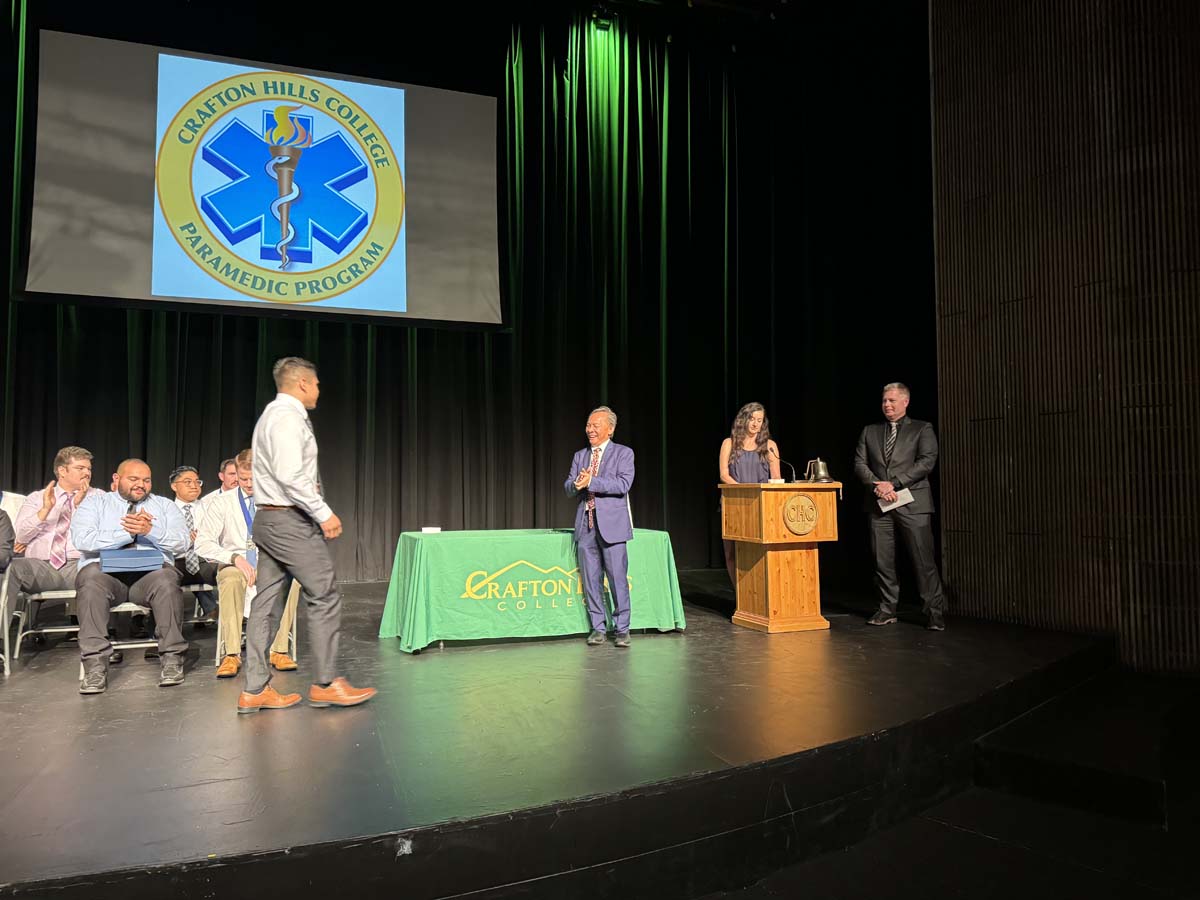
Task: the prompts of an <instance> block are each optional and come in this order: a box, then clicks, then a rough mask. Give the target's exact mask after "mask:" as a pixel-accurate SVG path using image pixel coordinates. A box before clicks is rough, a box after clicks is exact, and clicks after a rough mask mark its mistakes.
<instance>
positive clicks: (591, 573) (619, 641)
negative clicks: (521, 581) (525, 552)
mask: <svg viewBox="0 0 1200 900" xmlns="http://www.w3.org/2000/svg"><path fill="white" fill-rule="evenodd" d="M616 427H617V414H616V413H615V412H613V411H612V410H611V409H609V408H608V407H607V406H600V407H597V408H596V409H594V410H592V414H591V415H590V416H588V420H587V427H586V428H585V429H584V431H585V432H586V433H587V439H588V445H589V446H588V447H586V448H584V449H583V450H580V451H579V452H578V453H576V454H575V458H574V459H573V460H572V461H571V474H570V475H568V476H567V480H566V482H565V484H564V485H563V487H564V488H565V489H566V491H567V496H568V497H578V498H579V506H578V507H577V508H576V510H575V545H576V548H577V550H578V553H579V571H580V575H581V577H582V579H583V592H584V596H585V597H586V598H587V610H588V618H589V619H590V620H591V624H592V631H591V633H590V634H589V635H588V639H587V642H588V644H589V645H591V646H596V645H598V644H603V643H604V633H605V611H606V607H605V603H604V576H605V575H606V574H607V575H608V586H609V590H611V591H612V596H613V605H614V607H615V609H614V610H613V630H614V631H615V632H616V641H615V643H616V645H617V646H618V647H622V648H624V647H628V646H629V579H628V577H627V573H628V572H629V557H628V556H627V555H626V552H625V542H626V541H631V540H633V518H632V516H631V514H630V512H629V488H630V487H632V485H633V451H632V450H630V449H629V448H628V447H625V446H622V445H621V444H617V443H614V442H613V441H612V433H613V431H615V430H616Z"/></svg>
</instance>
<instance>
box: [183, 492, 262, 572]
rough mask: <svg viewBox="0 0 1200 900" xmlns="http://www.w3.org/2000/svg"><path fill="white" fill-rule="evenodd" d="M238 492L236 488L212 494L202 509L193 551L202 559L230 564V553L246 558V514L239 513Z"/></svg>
mask: <svg viewBox="0 0 1200 900" xmlns="http://www.w3.org/2000/svg"><path fill="white" fill-rule="evenodd" d="M241 494H242V491H241V489H240V488H237V489H235V490H232V491H226V492H225V493H223V494H221V495H220V496H219V497H214V498H213V500H212V502H211V503H209V504H208V505H207V507H206V508H205V511H204V522H203V523H202V524H201V526H200V530H199V531H198V532H197V533H196V552H197V553H199V554H200V555H201V556H203V557H204V558H205V559H211V560H212V561H213V562H216V563H222V564H224V565H227V566H231V565H233V557H234V554H237V555H238V556H241V557H242V558H243V559H244V558H245V557H246V551H247V550H249V549H250V533H249V531H247V529H246V517H245V516H243V515H242V505H241V503H240V502H239V499H238V497H239V495H241ZM249 499H250V498H247V502H249ZM255 499H257V492H256V494H255ZM251 516H252V517H253V513H251Z"/></svg>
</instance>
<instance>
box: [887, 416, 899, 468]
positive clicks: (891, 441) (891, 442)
mask: <svg viewBox="0 0 1200 900" xmlns="http://www.w3.org/2000/svg"><path fill="white" fill-rule="evenodd" d="M899 427H900V423H899V422H893V423H892V430H891V431H889V432H888V436H887V440H886V441H884V442H883V463H884V465H889V466H890V465H891V464H892V449H893V448H894V447H895V446H896V430H897V429H898V428H899Z"/></svg>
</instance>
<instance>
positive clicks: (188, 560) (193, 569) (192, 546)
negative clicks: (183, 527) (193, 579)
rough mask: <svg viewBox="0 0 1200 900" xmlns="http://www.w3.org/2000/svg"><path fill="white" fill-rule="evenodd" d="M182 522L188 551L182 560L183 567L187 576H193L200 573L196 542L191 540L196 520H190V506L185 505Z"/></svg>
mask: <svg viewBox="0 0 1200 900" xmlns="http://www.w3.org/2000/svg"><path fill="white" fill-rule="evenodd" d="M183 521H184V522H185V523H186V524H187V530H188V549H187V555H186V556H184V558H183V567H184V568H185V569H187V570H188V574H189V575H195V574H196V573H197V572H199V571H200V557H199V556H197V555H196V542H195V541H193V540H192V532H193V531H195V530H196V520H195V519H194V518H192V504H190V503H189V504H187V506H185V507H184V508H183Z"/></svg>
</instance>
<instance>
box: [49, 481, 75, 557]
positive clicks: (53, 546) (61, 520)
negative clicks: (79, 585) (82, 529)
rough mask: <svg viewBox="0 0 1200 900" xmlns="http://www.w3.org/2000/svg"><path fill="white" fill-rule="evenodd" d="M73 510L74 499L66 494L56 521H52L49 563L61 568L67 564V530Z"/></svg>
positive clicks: (69, 527) (69, 526) (68, 529)
mask: <svg viewBox="0 0 1200 900" xmlns="http://www.w3.org/2000/svg"><path fill="white" fill-rule="evenodd" d="M74 512H75V501H74V499H73V498H72V496H71V494H67V499H66V503H65V504H63V509H62V512H60V513H59V514H58V521H57V522H55V523H54V537H53V538H51V539H50V565H52V566H54V568H56V569H61V568H62V567H63V566H65V565H66V564H67V532H68V531H70V530H71V516H72V514H73V513H74Z"/></svg>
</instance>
